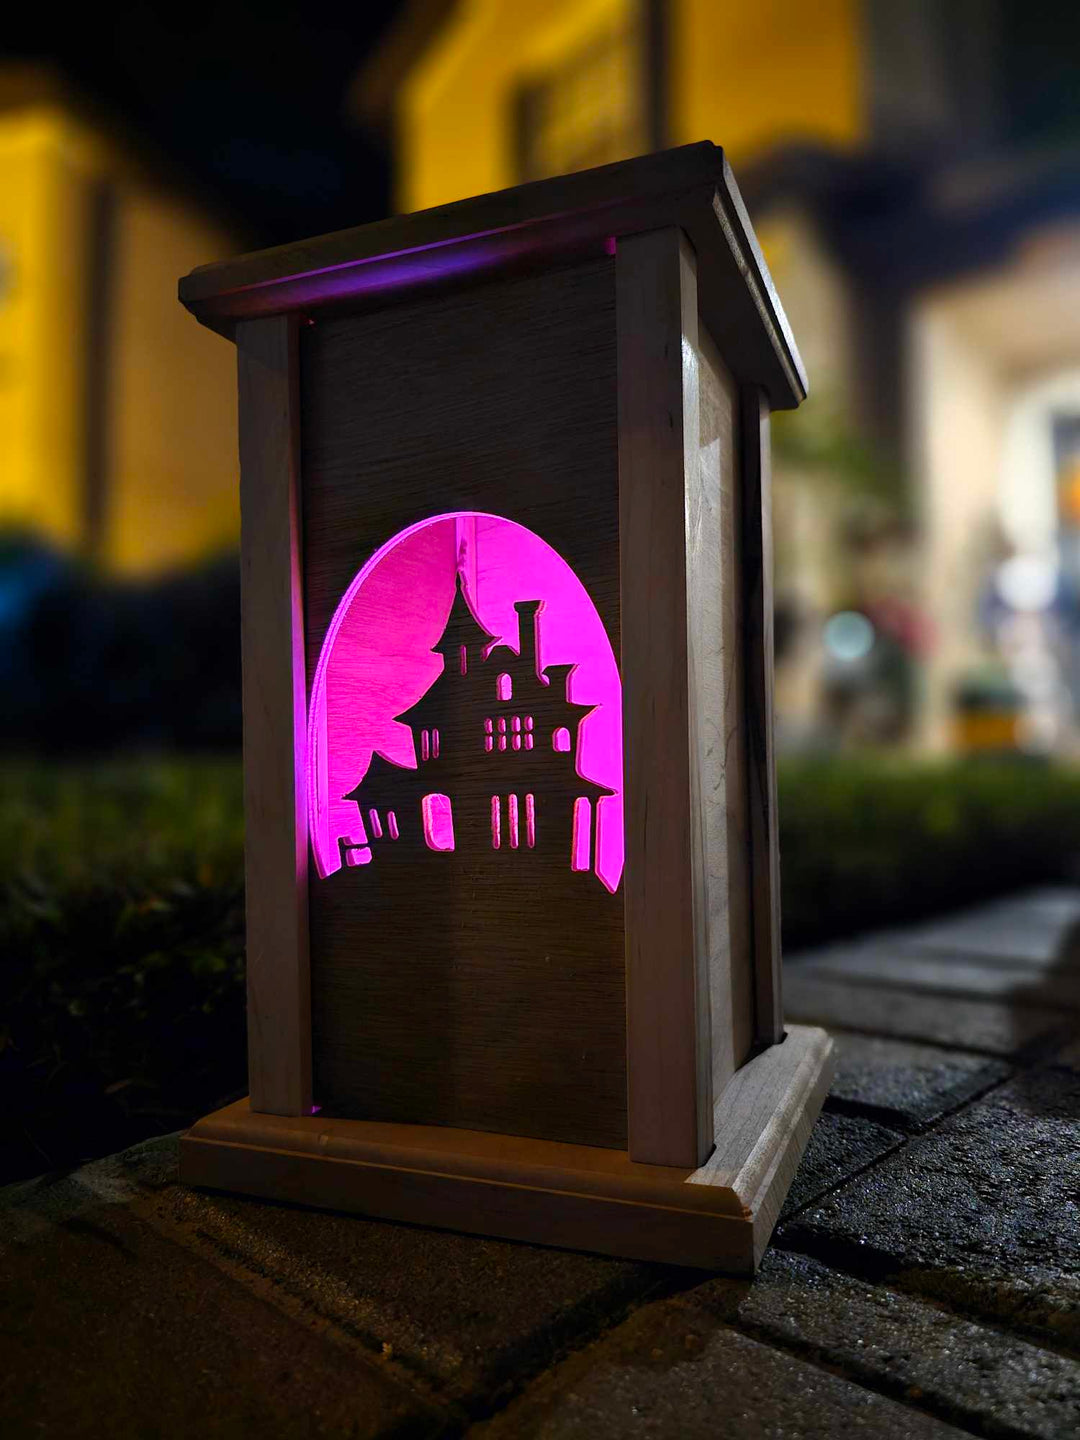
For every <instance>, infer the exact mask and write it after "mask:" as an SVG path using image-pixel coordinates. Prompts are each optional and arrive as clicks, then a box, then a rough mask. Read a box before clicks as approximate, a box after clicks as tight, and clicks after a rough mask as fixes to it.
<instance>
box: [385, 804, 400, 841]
mask: <svg viewBox="0 0 1080 1440" xmlns="http://www.w3.org/2000/svg"><path fill="white" fill-rule="evenodd" d="M386 828H387V829H388V830H389V831H390V839H391V840H396V839H397V838H398V828H397V816H396V815H395V814H394V812H393V810H388V811H387V812H386Z"/></svg>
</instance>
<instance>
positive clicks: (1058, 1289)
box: [781, 1069, 1080, 1349]
mask: <svg viewBox="0 0 1080 1440" xmlns="http://www.w3.org/2000/svg"><path fill="white" fill-rule="evenodd" d="M781 1236H782V1243H783V1244H786V1245H790V1246H793V1247H795V1248H798V1249H800V1250H803V1251H804V1252H810V1253H812V1254H814V1255H816V1256H817V1257H818V1258H822V1259H825V1260H827V1261H829V1262H831V1263H834V1264H839V1265H840V1266H842V1267H843V1268H846V1269H849V1270H852V1271H855V1272H856V1273H859V1272H861V1273H863V1274H865V1275H869V1276H878V1277H884V1276H888V1275H891V1276H894V1277H896V1278H897V1279H898V1280H900V1281H901V1282H902V1284H903V1287H904V1288H905V1289H909V1290H912V1289H914V1290H918V1291H920V1292H921V1293H924V1294H928V1295H935V1296H937V1297H939V1298H941V1299H943V1300H945V1301H948V1302H949V1303H952V1304H955V1305H957V1306H958V1307H960V1308H962V1309H966V1310H969V1311H975V1312H978V1313H980V1314H982V1315H985V1316H987V1317H991V1318H993V1319H995V1320H997V1321H998V1322H999V1323H1003V1324H1008V1325H1011V1326H1014V1327H1018V1328H1020V1329H1022V1330H1026V1331H1028V1332H1030V1333H1034V1334H1037V1335H1041V1336H1045V1337H1048V1338H1050V1339H1052V1340H1053V1341H1055V1342H1056V1343H1060V1344H1063V1345H1066V1346H1069V1347H1072V1348H1074V1349H1080V1076H1078V1075H1075V1074H1072V1073H1071V1072H1069V1071H1066V1070H1061V1069H1048V1070H1043V1071H1036V1072H1032V1073H1029V1074H1025V1075H1021V1076H1018V1077H1017V1078H1016V1079H1015V1080H1012V1081H1010V1082H1009V1083H1008V1084H1007V1085H1004V1086H1002V1087H1001V1088H1000V1089H998V1090H995V1091H993V1092H992V1093H991V1094H990V1095H988V1096H986V1097H985V1098H984V1099H983V1100H979V1101H976V1102H975V1103H974V1104H973V1105H971V1106H969V1107H968V1108H967V1109H965V1110H962V1111H960V1112H958V1113H957V1114H955V1115H953V1116H950V1117H949V1118H948V1119H947V1120H944V1121H943V1122H942V1123H941V1125H940V1126H939V1127H938V1128H937V1129H935V1130H933V1131H931V1132H930V1133H928V1134H926V1135H924V1136H920V1137H917V1138H915V1139H912V1140H910V1141H909V1142H908V1144H907V1145H906V1146H905V1147H904V1148H903V1150H901V1151H899V1152H897V1154H895V1155H892V1156H888V1157H886V1158H885V1159H884V1160H883V1161H882V1162H881V1163H880V1164H878V1165H876V1166H874V1167H873V1168H872V1169H871V1170H869V1171H866V1172H865V1173H863V1174H861V1175H859V1176H857V1177H856V1178H855V1179H854V1180H852V1181H850V1182H849V1183H848V1184H847V1185H845V1186H843V1187H842V1188H841V1189H840V1190H838V1191H837V1192H836V1193H835V1194H833V1195H831V1196H829V1197H828V1198H827V1199H825V1200H823V1201H822V1202H821V1203H820V1204H818V1205H816V1206H814V1207H812V1208H810V1209H808V1210H804V1211H803V1212H802V1213H801V1214H800V1215H798V1216H797V1217H796V1218H795V1219H794V1220H793V1221H792V1222H791V1223H790V1224H789V1225H787V1226H786V1227H784V1229H783V1230H782V1232H781Z"/></svg>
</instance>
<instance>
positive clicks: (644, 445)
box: [616, 229, 726, 1166]
mask: <svg viewBox="0 0 1080 1440" xmlns="http://www.w3.org/2000/svg"><path fill="white" fill-rule="evenodd" d="M616 275H617V280H616V289H617V299H616V309H617V315H618V346H619V543H620V552H621V568H622V623H623V637H624V644H623V755H624V769H625V776H626V790H625V805H626V871H625V880H624V883H625V887H626V996H627V1001H626V1005H627V1009H626V1025H627V1057H628V1061H627V1069H628V1083H629V1090H628V1099H627V1104H628V1117H629V1118H628V1125H629V1146H630V1155H631V1157H632V1158H633V1159H635V1160H641V1161H648V1162H651V1163H653V1164H657V1165H689V1166H694V1165H698V1164H700V1163H701V1161H702V1160H703V1159H704V1158H705V1156H706V1155H707V1154H708V1151H709V1148H710V1147H711V1145H712V1061H711V1042H710V1033H709V994H708V986H709V974H708V953H707V939H706V934H707V926H706V917H705V905H706V893H705V883H704V877H705V869H706V866H707V863H708V862H707V857H706V848H707V841H706V838H705V836H704V835H703V828H704V827H705V825H706V824H707V823H708V821H709V819H710V815H709V812H708V802H707V799H706V797H705V795H704V794H703V791H702V785H703V784H707V783H708V782H707V780H706V779H705V778H704V777H703V776H702V775H701V774H700V769H699V760H700V748H701V747H702V746H705V745H707V743H708V742H707V737H706V736H705V735H704V733H701V734H700V735H699V731H698V724H699V718H700V717H699V716H698V714H697V713H696V712H695V703H696V697H695V693H694V688H693V687H694V685H695V684H700V683H701V680H702V677H703V675H704V673H705V672H706V671H707V670H709V668H710V664H711V659H712V656H711V651H712V650H713V648H714V647H715V645H716V643H717V642H718V633H717V632H718V629H719V626H718V610H719V597H718V595H717V597H716V600H715V602H714V604H713V607H712V615H713V624H712V625H711V627H710V624H709V620H708V617H707V616H705V615H701V614H700V613H696V612H695V614H694V615H693V616H691V613H690V609H689V607H690V605H691V601H692V598H693V596H694V590H695V586H696V585H697V584H700V585H701V586H702V587H703V588H708V585H709V579H708V578H707V577H706V578H702V577H701V576H700V575H699V574H698V572H697V571H696V570H695V566H696V565H698V564H700V560H701V557H700V553H699V547H700V536H697V537H695V536H692V535H691V534H689V533H688V521H689V517H690V513H691V511H693V512H694V517H695V518H694V522H693V523H694V524H695V525H696V524H697V522H698V520H700V518H701V515H700V506H699V500H700V496H699V493H698V484H699V475H700V470H699V466H698V447H699V444H700V413H699V393H698V363H697V353H696V352H697V343H698V333H697V332H698V311H697V284H696V276H695V266H694V256H693V252H692V250H691V248H690V246H689V243H688V242H687V240H686V237H685V236H684V235H683V234H682V232H681V231H680V230H678V229H669V230H658V231H655V232H654V233H652V234H650V235H639V236H636V237H634V238H633V239H631V240H627V241H624V242H623V243H621V244H620V245H619V247H618V252H617V256H616ZM714 499H715V497H714ZM712 578H713V580H715V578H716V577H715V575H713V577H712ZM717 683H719V680H718V679H717ZM715 704H716V697H715V696H714V705H715ZM713 718H714V723H715V710H714V717H713ZM725 1078H726V1077H725Z"/></svg>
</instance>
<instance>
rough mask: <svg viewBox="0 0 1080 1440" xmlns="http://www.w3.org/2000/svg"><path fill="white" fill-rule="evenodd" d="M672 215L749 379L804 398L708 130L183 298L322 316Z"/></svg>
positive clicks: (716, 331)
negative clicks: (688, 141) (705, 135)
mask: <svg viewBox="0 0 1080 1440" xmlns="http://www.w3.org/2000/svg"><path fill="white" fill-rule="evenodd" d="M665 226H680V227H681V228H682V229H683V230H684V231H685V233H686V235H687V237H688V238H689V240H690V242H691V244H692V245H693V247H694V250H695V252H696V255H697V272H698V303H699V306H700V309H701V313H702V317H703V319H704V321H705V324H706V326H707V328H708V329H709V332H710V333H711V335H712V338H713V340H714V341H715V342H716V344H717V346H718V348H719V350H720V353H721V355H722V356H723V359H724V361H725V363H726V364H727V366H728V368H729V369H730V370H731V371H732V372H733V374H734V375H735V377H736V379H738V380H739V381H741V382H742V383H744V384H753V385H759V386H761V387H762V389H764V390H765V391H766V393H767V395H768V398H769V403H770V405H771V407H772V408H773V409H774V410H783V409H793V408H794V407H795V406H797V405H798V404H800V403H801V401H802V400H803V399H804V398H805V396H806V389H807V384H806V372H805V370H804V369H803V364H802V360H801V359H800V357H799V352H798V348H797V347H796V344H795V340H794V337H793V335H792V333H791V327H790V325H789V324H788V321H787V317H786V316H785V314H784V310H783V307H782V305H781V304H780V298H779V296H778V295H777V293H776V288H775V286H774V285H773V282H772V277H771V276H770V274H769V270H768V266H767V265H766V263H765V258H764V256H763V255H762V253H761V248H760V246H759V245H758V242H757V238H756V236H755V235H754V232H753V229H752V227H751V225H750V219H749V216H748V215H747V213H746V207H745V205H744V204H743V200H742V196H741V195H740V193H739V187H738V185H737V184H736V183H735V177H734V175H733V174H732V172H731V167H730V165H729V164H728V162H727V159H726V158H725V156H724V152H723V150H721V149H720V147H719V146H716V145H713V144H712V143H711V142H710V141H707V140H704V141H701V142H699V143H698V144H696V145H682V146H680V147H678V148H677V149H674V150H664V151H661V152H659V153H658V154H655V155H643V156H641V157H639V158H638V159H635V160H623V161H620V162H619V163H617V164H615V165H604V166H601V167H600V168H599V169H595V170H582V171H578V172H577V173H576V174H572V175H562V176H559V177H557V178H555V179H552V180H537V181H534V182H532V183H530V184H527V185H518V186H515V187H514V188H513V189H510V190H500V191H497V192H496V193H494V194H490V195H480V196H477V197H475V198H473V199H470V200H459V201H456V202H455V203H454V204H451V205H440V206H438V207H437V208H435V209H433V210H421V211H418V212H417V213H415V214H413V215H401V216H398V217H396V218H394V219H390V220H380V221H378V222H377V223H376V224H374V225H361V226H358V227H356V228H354V229H350V230H338V231H335V232H334V233H332V234H329V235H321V236H317V237H316V238H314V239H310V240H301V241H298V242H296V243H295V244H291V245H282V246H278V247H277V248H275V249H272V250H262V251H258V252H256V253H254V254H251V255H242V256H239V257H238V258H236V259H233V260H227V261H224V262H223V263H221V264H216V265H202V266H200V267H199V268H198V269H196V270H193V271H192V272H191V273H190V274H189V275H187V276H185V277H184V279H182V280H181V281H180V299H181V301H182V303H183V304H184V305H186V306H187V308H188V309H189V310H190V311H191V312H192V314H193V315H195V316H196V318H197V319H198V320H200V321H201V322H202V323H203V324H204V325H208V326H209V327H210V328H211V329H213V330H217V331H219V332H220V333H221V334H223V335H228V336H230V337H231V336H233V334H234V332H235V327H236V324H237V322H239V321H243V320H252V319H256V318H258V317H260V316H268V315H281V314H287V313H296V314H298V315H299V316H302V317H303V318H305V319H309V320H310V319H313V318H314V317H315V316H316V314H318V313H319V312H327V313H333V312H334V310H335V309H342V308H345V309H348V310H356V309H357V308H358V307H360V306H363V307H365V308H375V307H378V306H379V305H381V304H385V303H386V301H387V299H388V298H391V297H394V298H400V297H401V296H402V295H403V294H406V293H410V292H415V293H418V292H421V291H428V290H431V289H438V288H440V287H446V286H459V285H461V284H462V283H468V282H469V281H470V279H475V278H478V277H479V276H480V275H481V274H491V273H492V272H499V271H506V272H520V271H523V270H524V271H527V270H529V269H533V270H535V269H538V268H542V267H543V266H544V265H545V264H550V263H553V262H564V261H566V260H567V259H575V258H577V259H587V258H590V257H600V256H603V255H604V254H610V253H611V252H612V249H613V248H615V249H617V246H618V242H619V240H620V239H621V238H625V237H628V236H630V235H635V234H641V233H643V232H646V231H649V230H656V229H660V228H662V227H665Z"/></svg>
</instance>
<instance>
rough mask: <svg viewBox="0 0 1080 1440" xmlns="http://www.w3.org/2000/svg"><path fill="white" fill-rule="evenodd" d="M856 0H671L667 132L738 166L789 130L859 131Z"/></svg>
mask: <svg viewBox="0 0 1080 1440" xmlns="http://www.w3.org/2000/svg"><path fill="white" fill-rule="evenodd" d="M858 10H859V5H858V0H815V3H814V4H813V5H803V4H796V3H793V0H755V3H754V4H752V5H744V4H717V0H673V3H672V5H671V16H672V20H671V24H672V47H671V49H672V71H671V78H670V85H669V89H670V95H671V120H670V124H671V142H672V144H675V145H683V144H688V143H690V142H692V141H695V140H714V141H715V142H716V143H717V144H718V145H723V147H724V149H725V150H726V151H727V153H728V156H729V158H730V159H731V160H732V162H733V163H734V164H735V165H736V166H738V165H739V163H740V162H745V161H747V160H748V159H752V158H754V157H755V156H757V155H759V154H761V153H762V152H763V151H765V150H767V149H768V148H769V147H770V146H773V145H776V144H779V143H783V142H784V141H792V140H816V141H824V142H828V143H832V144H835V145H842V146H847V145H852V144H854V143H856V142H857V141H858V140H860V139H861V138H862V137H863V133H864V121H863V105H862V97H861V75H860V59H859V47H860V29H859V15H858Z"/></svg>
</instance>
